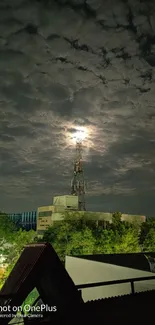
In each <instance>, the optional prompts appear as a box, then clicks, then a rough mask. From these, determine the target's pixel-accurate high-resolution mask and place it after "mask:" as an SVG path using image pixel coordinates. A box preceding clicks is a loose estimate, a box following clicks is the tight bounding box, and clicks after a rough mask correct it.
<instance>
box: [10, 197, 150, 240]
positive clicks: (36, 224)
mask: <svg viewBox="0 0 155 325" xmlns="http://www.w3.org/2000/svg"><path fill="white" fill-rule="evenodd" d="M78 205H79V204H78V196H76V195H62V196H55V197H54V198H53V204H52V205H48V206H41V207H38V209H37V211H30V212H22V213H12V214H9V217H10V219H11V220H12V221H14V222H15V223H16V225H17V226H18V227H21V228H22V229H25V230H30V229H33V230H36V231H37V233H38V235H42V234H43V233H44V231H45V230H47V229H48V228H49V227H51V226H52V225H53V223H54V222H58V221H62V220H63V219H64V213H65V212H67V213H68V215H71V216H72V218H73V219H74V218H75V219H77V218H78V217H81V216H85V218H86V219H88V220H96V221H104V222H105V225H106V223H107V222H109V223H111V222H112V213H108V212H92V211H79V210H78ZM145 220H146V217H145V216H140V215H129V214H122V221H128V222H135V221H137V222H139V223H141V222H145Z"/></svg>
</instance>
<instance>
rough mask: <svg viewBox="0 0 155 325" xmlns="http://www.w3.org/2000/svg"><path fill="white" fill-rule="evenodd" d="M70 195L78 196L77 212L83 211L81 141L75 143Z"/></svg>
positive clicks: (83, 185)
mask: <svg viewBox="0 0 155 325" xmlns="http://www.w3.org/2000/svg"><path fill="white" fill-rule="evenodd" d="M71 194H72V195H77V196H78V199H79V202H78V209H79V211H85V210H86V206H85V181H84V172H83V166H82V140H77V141H76V156H75V161H74V175H73V179H72V182H71Z"/></svg>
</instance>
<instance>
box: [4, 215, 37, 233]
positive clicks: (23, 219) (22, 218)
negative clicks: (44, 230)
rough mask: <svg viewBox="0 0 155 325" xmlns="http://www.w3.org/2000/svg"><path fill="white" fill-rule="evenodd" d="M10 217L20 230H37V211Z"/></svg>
mask: <svg viewBox="0 0 155 325" xmlns="http://www.w3.org/2000/svg"><path fill="white" fill-rule="evenodd" d="M8 216H9V218H10V219H11V220H12V221H13V222H14V223H15V224H16V225H17V226H18V227H19V228H22V229H25V230H27V231H28V230H31V229H33V230H36V224H37V211H29V212H21V213H10V214H8Z"/></svg>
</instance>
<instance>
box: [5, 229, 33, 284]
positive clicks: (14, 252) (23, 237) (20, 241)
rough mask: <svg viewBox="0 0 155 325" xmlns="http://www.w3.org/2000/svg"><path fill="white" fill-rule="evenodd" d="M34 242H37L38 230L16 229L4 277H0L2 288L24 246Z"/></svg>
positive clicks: (9, 249)
mask: <svg viewBox="0 0 155 325" xmlns="http://www.w3.org/2000/svg"><path fill="white" fill-rule="evenodd" d="M33 242H36V232H35V231H34V230H30V231H25V230H24V231H22V229H20V230H19V231H16V234H15V236H13V238H12V245H11V246H10V247H9V248H8V254H7V259H6V263H7V264H8V266H7V268H6V270H5V273H4V275H3V277H2V278H1V279H0V288H1V287H2V285H3V284H4V282H5V280H6V279H7V277H8V276H9V274H10V272H11V271H12V269H13V267H14V265H15V263H16V262H17V260H18V258H19V257H20V255H21V253H22V251H23V249H24V246H26V245H27V244H30V243H33Z"/></svg>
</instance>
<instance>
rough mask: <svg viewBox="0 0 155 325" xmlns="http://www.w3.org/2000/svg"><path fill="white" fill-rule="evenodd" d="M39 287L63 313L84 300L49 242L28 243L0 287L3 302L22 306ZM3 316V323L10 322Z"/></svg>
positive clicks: (0, 297)
mask: <svg viewBox="0 0 155 325" xmlns="http://www.w3.org/2000/svg"><path fill="white" fill-rule="evenodd" d="M34 288H37V290H38V292H39V294H40V296H41V299H42V300H43V302H44V303H45V304H48V305H49V306H57V309H58V310H59V312H60V313H61V314H64V315H65V313H66V312H67V310H69V309H72V310H74V309H76V308H79V307H80V306H81V304H82V303H83V300H82V298H81V297H80V295H79V292H78V290H77V288H76V287H75V285H74V283H73V281H72V279H71V278H70V276H69V275H68V273H67V271H66V270H65V268H64V266H63V264H62V263H61V261H60V260H59V258H58V256H57V254H56V252H55V251H54V249H53V248H52V246H51V245H50V244H48V243H42V244H32V245H27V246H26V247H25V249H24V251H23V252H22V254H21V256H20V258H19V259H18V261H17V263H16V265H15V267H14V269H13V270H12V272H11V273H10V275H9V277H8V279H7V280H6V282H5V284H4V286H3V287H2V289H1V291H0V306H4V305H5V306H6V305H10V306H11V307H13V306H21V305H22V303H23V301H24V300H25V299H26V297H27V296H28V294H29V293H30V292H31V291H32V290H33V289H34ZM7 321H8V320H7V319H5V318H3V319H2V323H1V324H7Z"/></svg>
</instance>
